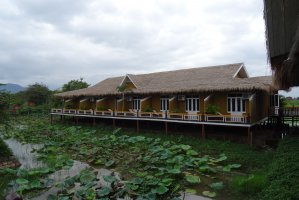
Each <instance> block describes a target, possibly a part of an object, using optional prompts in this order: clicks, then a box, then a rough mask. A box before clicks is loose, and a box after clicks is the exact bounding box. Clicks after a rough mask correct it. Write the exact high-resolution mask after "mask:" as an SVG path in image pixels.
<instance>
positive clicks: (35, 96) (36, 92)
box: [23, 83, 52, 105]
mask: <svg viewBox="0 0 299 200" xmlns="http://www.w3.org/2000/svg"><path fill="white" fill-rule="evenodd" d="M51 94H52V92H51V91H50V90H49V88H48V87H47V86H46V85H43V84H39V83H35V84H33V85H29V86H28V88H27V89H26V90H25V91H24V92H23V96H24V98H25V99H26V101H27V102H30V103H33V104H35V105H42V104H46V103H49V99H50V97H51Z"/></svg>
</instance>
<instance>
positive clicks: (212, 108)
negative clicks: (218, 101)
mask: <svg viewBox="0 0 299 200" xmlns="http://www.w3.org/2000/svg"><path fill="white" fill-rule="evenodd" d="M219 111H220V109H219V107H218V106H216V105H212V104H209V105H208V106H207V108H206V114H213V115H215V114H217V112H219Z"/></svg>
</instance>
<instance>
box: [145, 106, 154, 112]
mask: <svg viewBox="0 0 299 200" xmlns="http://www.w3.org/2000/svg"><path fill="white" fill-rule="evenodd" d="M143 112H153V108H152V107H151V106H150V105H146V106H145V107H144V109H143Z"/></svg>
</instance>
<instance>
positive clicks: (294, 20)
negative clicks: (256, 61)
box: [264, 0, 299, 90]
mask: <svg viewBox="0 0 299 200" xmlns="http://www.w3.org/2000/svg"><path fill="white" fill-rule="evenodd" d="M264 5H265V6H264V17H265V22H266V37H267V47H268V57H269V61H270V62H271V67H272V70H273V72H274V83H275V86H276V88H277V89H285V90H287V89H289V87H293V86H299V79H298V75H299V1H298V0H264ZM296 32H297V33H296Z"/></svg>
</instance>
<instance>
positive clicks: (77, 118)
mask: <svg viewBox="0 0 299 200" xmlns="http://www.w3.org/2000/svg"><path fill="white" fill-rule="evenodd" d="M76 124H77V125H78V124H79V117H76Z"/></svg>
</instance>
